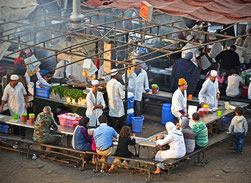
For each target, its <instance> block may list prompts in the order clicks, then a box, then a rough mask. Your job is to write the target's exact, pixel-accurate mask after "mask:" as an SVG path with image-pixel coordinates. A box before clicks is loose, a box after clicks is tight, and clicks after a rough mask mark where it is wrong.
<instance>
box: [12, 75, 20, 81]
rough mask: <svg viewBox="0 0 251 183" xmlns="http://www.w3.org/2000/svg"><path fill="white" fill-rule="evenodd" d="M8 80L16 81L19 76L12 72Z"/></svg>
mask: <svg viewBox="0 0 251 183" xmlns="http://www.w3.org/2000/svg"><path fill="white" fill-rule="evenodd" d="M10 80H12V81H16V80H19V77H18V75H16V74H13V75H11V76H10Z"/></svg>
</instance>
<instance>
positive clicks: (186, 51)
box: [181, 43, 200, 67]
mask: <svg viewBox="0 0 251 183" xmlns="http://www.w3.org/2000/svg"><path fill="white" fill-rule="evenodd" d="M194 46H195V45H193V44H190V43H187V44H186V45H185V46H184V47H183V48H182V50H183V51H182V53H181V57H182V58H184V57H185V56H186V54H187V53H188V52H192V53H193V58H192V59H191V61H192V62H193V63H194V65H196V66H197V67H198V63H197V60H196V57H198V56H200V52H199V50H198V48H191V47H194ZM189 48H191V49H189ZM185 49H187V50H185Z"/></svg>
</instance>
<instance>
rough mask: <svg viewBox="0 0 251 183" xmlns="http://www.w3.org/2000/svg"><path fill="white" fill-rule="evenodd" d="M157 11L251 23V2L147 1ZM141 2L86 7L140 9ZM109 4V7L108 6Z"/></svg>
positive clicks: (119, 0)
mask: <svg viewBox="0 0 251 183" xmlns="http://www.w3.org/2000/svg"><path fill="white" fill-rule="evenodd" d="M146 1H147V2H148V3H150V4H151V5H152V6H153V8H154V10H155V11H161V12H163V13H166V14H169V15H174V16H182V17H186V18H190V19H193V20H198V21H205V22H215V23H221V24H231V23H238V22H250V21H251V0H146ZM140 3H141V0H113V2H112V1H109V0H107V1H100V0H88V1H86V2H84V3H83V4H85V5H86V6H89V7H92V8H97V7H111V8H117V9H132V8H134V9H140ZM107 4H108V5H107Z"/></svg>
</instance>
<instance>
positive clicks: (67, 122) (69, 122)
mask: <svg viewBox="0 0 251 183" xmlns="http://www.w3.org/2000/svg"><path fill="white" fill-rule="evenodd" d="M66 115H67V113H64V114H60V115H58V120H59V123H60V126H68V127H73V123H76V122H77V123H78V121H79V120H80V119H81V118H82V117H81V116H79V119H78V120H72V119H68V118H66V117H65V116H66Z"/></svg>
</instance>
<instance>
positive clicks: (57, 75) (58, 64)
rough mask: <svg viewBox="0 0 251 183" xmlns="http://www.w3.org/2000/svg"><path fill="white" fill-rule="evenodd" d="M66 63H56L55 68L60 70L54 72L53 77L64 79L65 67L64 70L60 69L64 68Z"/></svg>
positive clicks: (63, 61) (62, 61)
mask: <svg viewBox="0 0 251 183" xmlns="http://www.w3.org/2000/svg"><path fill="white" fill-rule="evenodd" d="M67 63H68V62H67V61H65V60H61V61H60V62H58V63H57V66H56V68H59V67H61V68H60V69H56V70H55V73H54V76H56V77H61V78H64V77H65V76H64V72H66V68H67V67H66V68H65V67H62V66H64V65H65V64H67Z"/></svg>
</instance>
